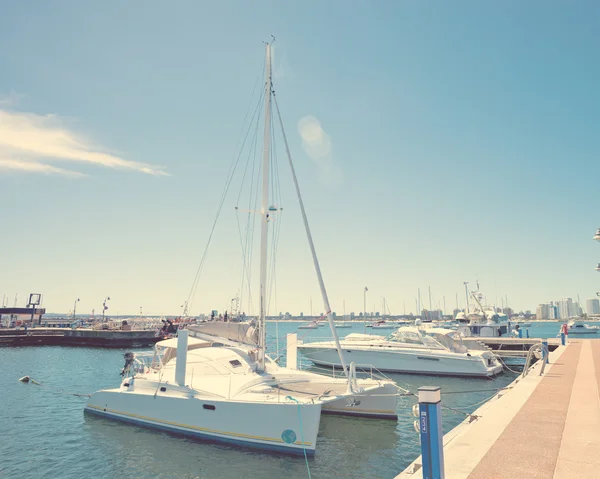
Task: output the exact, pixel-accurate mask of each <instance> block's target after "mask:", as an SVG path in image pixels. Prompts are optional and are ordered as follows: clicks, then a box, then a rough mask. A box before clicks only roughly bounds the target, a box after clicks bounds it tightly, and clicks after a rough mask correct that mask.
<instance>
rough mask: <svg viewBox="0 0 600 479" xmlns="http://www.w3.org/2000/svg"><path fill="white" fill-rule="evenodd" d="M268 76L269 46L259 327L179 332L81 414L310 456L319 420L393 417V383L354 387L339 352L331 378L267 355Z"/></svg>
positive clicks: (359, 382) (136, 360) (224, 325)
mask: <svg viewBox="0 0 600 479" xmlns="http://www.w3.org/2000/svg"><path fill="white" fill-rule="evenodd" d="M271 70H272V69H271V44H270V43H267V44H266V63H265V73H266V81H265V89H264V101H265V107H264V111H265V113H264V115H263V118H264V122H265V125H264V131H265V141H264V145H263V149H262V170H261V176H262V203H261V208H260V212H257V213H259V214H257V215H253V216H252V218H259V219H260V231H261V234H260V237H261V241H260V270H259V284H260V287H259V288H257V290H258V295H259V300H260V301H259V315H258V318H257V320H256V321H254V320H253V321H248V322H245V321H242V322H220V321H219V322H213V321H208V322H205V323H199V324H195V325H190V326H189V327H188V328H187V329H185V330H179V331H178V336H177V338H176V339H170V340H166V341H163V342H159V343H157V344H158V346H157V349H156V351H155V356H153V357H152V359H151V360H150V363H149V364H141V362H142V358H141V357H140V356H139V355H136V354H134V353H127V354H126V356H125V360H126V363H125V367H124V368H123V371H122V376H123V379H122V381H121V384H120V386H119V387H118V388H115V389H106V390H101V391H98V392H96V393H94V394H92V395H91V396H90V398H89V400H88V402H87V404H86V407H85V410H86V411H88V412H91V413H94V414H98V415H102V416H104V417H108V418H111V419H116V420H121V421H126V422H131V423H135V424H138V425H142V426H147V427H151V428H156V429H162V430H166V431H169V432H173V433H177V434H183V435H188V436H194V437H200V438H204V439H208V440H212V441H220V442H227V443H233V444H241V445H245V446H251V447H257V448H261V449H266V450H276V451H279V452H285V453H291V454H308V455H311V454H314V452H315V448H316V444H317V434H318V431H319V424H320V418H321V414H322V413H331V414H342V415H350V416H356V417H373V418H384V419H397V412H396V400H397V387H396V385H395V384H394V383H393V381H391V380H389V379H385V378H384V379H377V378H374V377H371V378H367V379H357V377H356V367H355V365H354V364H353V363H352V362H350V363H349V364H348V363H347V362H346V360H345V356H344V352H343V351H342V348H341V347H338V348H337V352H338V358H339V361H340V364H341V365H342V368H343V375H342V376H341V377H338V378H335V377H327V376H324V375H320V374H316V373H314V372H309V371H302V370H298V369H297V368H296V367H295V366H294V364H293V363H294V362H295V361H296V360H297V358H292V357H291V356H290V355H289V354H288V358H287V359H288V364H287V365H286V367H285V368H284V367H281V366H279V365H278V364H277V361H276V360H274V359H272V358H271V357H270V356H269V355H268V354H267V334H266V325H267V323H266V317H267V309H268V301H267V291H268V289H269V284H268V279H269V278H268V271H269V265H268V258H269V251H268V238H269V225H270V224H272V222H273V218H274V217H276V215H277V213H278V211H279V208H277V207H276V206H273V205H272V204H270V203H269V199H270V195H269V170H270V165H271V163H272V161H271V160H272V158H271V155H270V145H271V141H272V140H271V138H270V133H271V131H272V125H271V121H270V120H271V114H270V113H271V112H272V111H273V112H274V111H276V112H277V116H278V117H279V120H280V123H281V116H280V115H279V106H278V104H277V101H276V100H275V96H274V89H273V86H272V71H271ZM272 103H273V105H272ZM258 117H259V116H256V118H258ZM281 129H282V134H283V140H284V143H285V146H286V148H285V150H286V153H287V157H288V161H289V165H290V169H291V174H292V178H293V181H294V185H295V189H296V194H297V196H298V200H299V205H300V211H301V214H302V219H303V222H304V227H305V232H306V235H307V239H308V243H309V247H310V250H311V254H312V258H313V264H314V267H315V272H316V276H317V280H318V283H319V287H320V291H321V295H322V299H323V304H324V307H325V311H327V320H328V323H329V326H330V329H331V334H332V336H333V338H334V342H335V343H336V344H338V346H339V338H338V336H337V333H336V330H335V326H334V320H333V315H332V312H331V310H332V308H331V307H330V304H329V299H328V296H327V291H326V288H325V285H324V282H323V278H322V275H321V270H320V266H319V262H318V259H317V256H316V252H315V246H314V241H313V238H312V234H311V231H310V228H309V226H308V220H307V218H306V212H305V209H304V204H303V201H302V197H301V195H300V189H299V186H298V180H297V177H296V173H295V169H294V166H293V162H292V158H291V155H290V151H289V148H288V144H287V140H286V137H285V132H284V130H283V124H282V123H281ZM256 130H257V129H256V128H254V131H256ZM227 188H228V187H227ZM253 191H256V190H253ZM211 236H212V234H211V235H210V236H209V238H210V237H211ZM209 242H210V239H209ZM207 250H208V247H207V248H206V250H205V251H207ZM273 250H275V246H273ZM273 255H274V252H273ZM270 279H271V280H272V279H273V277H272V276H271V278H270ZM194 284H195V285H197V278H196V280H195V282H194ZM194 287H195V286H194ZM192 289H194V288H192ZM190 294H191V293H190ZM186 304H187V302H186ZM311 324H312V323H311ZM169 341H172V342H169ZM175 341H176V342H175ZM276 359H278V358H276Z"/></svg>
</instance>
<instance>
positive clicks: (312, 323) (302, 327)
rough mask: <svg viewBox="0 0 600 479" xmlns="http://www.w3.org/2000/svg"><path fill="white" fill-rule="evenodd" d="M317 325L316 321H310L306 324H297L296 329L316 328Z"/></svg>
mask: <svg viewBox="0 0 600 479" xmlns="http://www.w3.org/2000/svg"><path fill="white" fill-rule="evenodd" d="M318 327H319V323H317V322H316V321H311V322H310V323H307V324H301V325H300V326H298V329H317V328H318Z"/></svg>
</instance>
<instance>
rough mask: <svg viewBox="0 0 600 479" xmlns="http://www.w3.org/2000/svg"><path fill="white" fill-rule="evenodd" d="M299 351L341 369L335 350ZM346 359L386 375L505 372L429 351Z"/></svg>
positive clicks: (355, 354) (356, 354)
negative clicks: (383, 372)
mask: <svg viewBox="0 0 600 479" xmlns="http://www.w3.org/2000/svg"><path fill="white" fill-rule="evenodd" d="M298 350H299V351H300V352H301V353H302V354H303V355H304V356H305V357H306V358H307V359H309V360H310V361H312V362H313V363H315V364H318V365H320V366H328V367H332V366H335V367H340V366H341V365H340V360H339V356H338V353H337V351H335V350H334V349H325V348H312V347H310V346H306V345H304V346H298ZM344 354H346V358H348V359H349V360H351V361H353V362H354V363H355V364H356V367H357V368H361V369H367V370H368V369H370V368H373V369H376V370H379V371H385V372H394V373H408V374H431V375H436V376H468V377H491V376H494V375H496V374H499V373H500V372H502V365H500V364H496V363H495V362H494V364H493V365H489V366H488V365H486V362H487V360H482V359H481V358H478V357H475V356H466V355H464V356H455V357H449V356H438V355H433V354H430V353H429V352H422V353H415V352H412V351H411V352H403V351H389V352H388V351H377V352H374V351H361V350H356V349H353V350H344Z"/></svg>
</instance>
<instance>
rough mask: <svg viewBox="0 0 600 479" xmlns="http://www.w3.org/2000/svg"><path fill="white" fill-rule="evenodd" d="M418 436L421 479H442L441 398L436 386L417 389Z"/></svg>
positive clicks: (442, 435)
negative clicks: (419, 439)
mask: <svg viewBox="0 0 600 479" xmlns="http://www.w3.org/2000/svg"><path fill="white" fill-rule="evenodd" d="M418 424H419V434H420V435H421V459H422V461H423V479H444V477H445V476H444V447H443V443H442V439H443V437H444V433H443V432H442V397H441V390H440V387H438V386H423V387H420V388H419V421H418Z"/></svg>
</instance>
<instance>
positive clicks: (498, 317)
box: [455, 291, 510, 338]
mask: <svg viewBox="0 0 600 479" xmlns="http://www.w3.org/2000/svg"><path fill="white" fill-rule="evenodd" d="M471 296H472V298H473V299H474V300H475V303H476V304H475V306H474V307H473V308H472V309H469V310H467V311H466V312H465V311H461V312H459V313H458V314H457V315H456V318H455V321H456V322H457V323H458V327H457V330H458V331H459V332H460V333H461V334H462V335H463V336H465V337H482V338H484V337H486V338H489V337H492V338H497V337H500V336H506V335H508V334H510V325H509V322H508V316H507V315H506V314H504V313H502V312H499V311H496V308H495V307H493V306H483V305H482V300H483V294H482V293H481V292H479V291H473V292H472V293H471Z"/></svg>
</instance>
